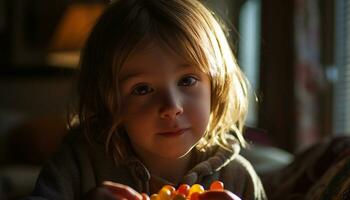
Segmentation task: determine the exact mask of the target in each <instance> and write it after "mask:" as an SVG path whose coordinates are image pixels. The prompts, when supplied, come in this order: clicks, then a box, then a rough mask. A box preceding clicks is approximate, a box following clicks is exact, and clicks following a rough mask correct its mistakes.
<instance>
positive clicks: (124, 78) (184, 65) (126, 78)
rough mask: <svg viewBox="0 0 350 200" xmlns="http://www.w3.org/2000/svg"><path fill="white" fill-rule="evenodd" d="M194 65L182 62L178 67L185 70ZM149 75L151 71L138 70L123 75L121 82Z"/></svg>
mask: <svg viewBox="0 0 350 200" xmlns="http://www.w3.org/2000/svg"><path fill="white" fill-rule="evenodd" d="M191 66H193V65H192V64H182V65H178V66H177V69H179V68H180V69H181V71H183V70H184V69H188V67H191ZM145 74H146V75H148V74H151V73H150V72H147V71H146V72H136V73H131V74H127V75H126V76H125V77H123V78H122V79H121V80H120V83H124V82H126V81H127V80H129V79H132V78H135V77H138V76H141V75H145Z"/></svg>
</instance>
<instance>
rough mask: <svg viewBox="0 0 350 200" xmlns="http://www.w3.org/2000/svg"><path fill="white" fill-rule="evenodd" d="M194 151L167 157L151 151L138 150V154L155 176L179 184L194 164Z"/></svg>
mask: <svg viewBox="0 0 350 200" xmlns="http://www.w3.org/2000/svg"><path fill="white" fill-rule="evenodd" d="M192 152H193V151H190V152H189V153H187V154H186V155H185V156H183V157H181V158H165V157H160V156H158V155H154V154H152V153H149V152H147V153H145V152H142V153H141V154H140V153H138V152H137V154H138V156H139V157H140V159H141V160H142V162H143V163H144V164H145V165H146V167H147V168H148V170H149V172H150V173H151V174H152V175H153V176H156V177H159V178H162V179H165V180H166V181H168V182H171V183H174V184H177V183H179V182H180V181H181V180H182V178H183V176H184V175H185V173H186V172H187V171H188V170H190V168H191V167H192V165H193V164H192V162H191V160H193V159H192V157H193V156H192Z"/></svg>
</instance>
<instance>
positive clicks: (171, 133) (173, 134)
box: [158, 128, 189, 137]
mask: <svg viewBox="0 0 350 200" xmlns="http://www.w3.org/2000/svg"><path fill="white" fill-rule="evenodd" d="M187 130H189V128H184V129H178V130H174V131H168V132H162V133H158V134H159V135H161V136H164V137H176V136H179V135H182V134H184V133H185V132H186V131H187Z"/></svg>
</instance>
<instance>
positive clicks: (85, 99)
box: [78, 0, 248, 161]
mask: <svg viewBox="0 0 350 200" xmlns="http://www.w3.org/2000/svg"><path fill="white" fill-rule="evenodd" d="M153 43H156V44H160V45H163V46H164V47H167V48H170V49H172V50H173V51H175V52H176V53H178V54H179V55H181V56H182V57H184V59H187V60H188V61H190V62H192V63H194V64H195V65H196V66H198V67H199V68H200V70H202V71H203V72H205V73H207V74H208V75H209V77H210V80H211V114H210V118H209V123H208V126H207V130H206V132H205V134H204V137H203V138H202V139H201V140H200V142H199V143H198V145H197V148H199V149H200V150H205V149H206V148H208V147H210V146H212V145H217V144H219V145H221V146H223V147H226V148H231V146H230V144H229V143H228V140H229V139H233V140H234V141H237V142H239V143H240V144H241V146H244V145H245V141H244V139H243V136H242V129H243V125H244V121H245V117H246V113H247V107H248V100H247V83H246V78H245V77H244V75H243V74H242V72H241V70H240V69H239V67H238V65H237V63H236V59H235V57H234V55H233V53H232V51H231V49H230V46H229V44H228V41H227V38H226V36H225V33H224V31H223V29H222V28H221V25H220V23H219V21H218V20H216V18H215V17H214V16H213V13H212V12H210V11H209V10H207V9H206V8H205V7H204V6H203V5H202V4H201V3H200V2H199V1H197V0H115V1H113V2H112V3H111V4H110V5H109V6H108V7H107V8H106V10H105V12H104V13H103V14H102V16H101V17H100V18H99V19H98V21H97V23H96V25H95V27H94V28H93V30H92V32H91V34H90V36H89V38H88V39H87V42H86V46H85V48H84V50H83V52H82V55H81V63H80V77H79V82H78V84H79V85H78V88H79V111H78V116H79V121H80V125H81V127H82V129H83V131H84V132H85V133H86V135H87V136H88V138H90V139H91V138H92V137H93V138H95V137H97V138H102V139H103V140H105V142H106V143H105V144H106V149H107V150H108V152H110V153H112V154H113V156H114V158H115V160H117V161H118V160H122V159H124V158H125V156H126V155H127V154H126V153H127V151H128V150H129V149H128V148H130V147H129V146H130V145H129V141H128V137H127V135H126V133H125V131H124V130H123V128H122V124H121V116H120V113H121V97H120V94H119V93H120V92H119V91H120V89H119V85H118V84H119V83H118V81H119V80H118V78H119V74H120V70H121V68H122V66H123V63H124V62H125V60H126V59H127V58H128V57H129V56H131V54H133V53H134V52H137V51H138V50H140V49H141V48H143V47H146V46H147V45H150V44H153Z"/></svg>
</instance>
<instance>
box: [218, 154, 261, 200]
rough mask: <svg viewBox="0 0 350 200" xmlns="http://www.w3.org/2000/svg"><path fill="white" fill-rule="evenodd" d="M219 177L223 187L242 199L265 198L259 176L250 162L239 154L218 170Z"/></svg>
mask: <svg viewBox="0 0 350 200" xmlns="http://www.w3.org/2000/svg"><path fill="white" fill-rule="evenodd" d="M220 179H221V180H223V182H224V183H225V188H226V189H228V190H231V191H233V192H234V193H235V194H237V195H239V196H241V197H242V198H243V199H266V195H265V191H264V188H263V185H262V183H261V181H260V178H259V177H258V175H257V174H256V172H255V170H254V168H253V166H252V165H251V164H250V162H249V161H248V160H247V159H245V158H244V157H243V156H241V155H237V156H236V157H235V159H233V160H232V161H230V162H229V163H228V164H227V165H226V166H225V167H223V168H222V169H221V170H220Z"/></svg>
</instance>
